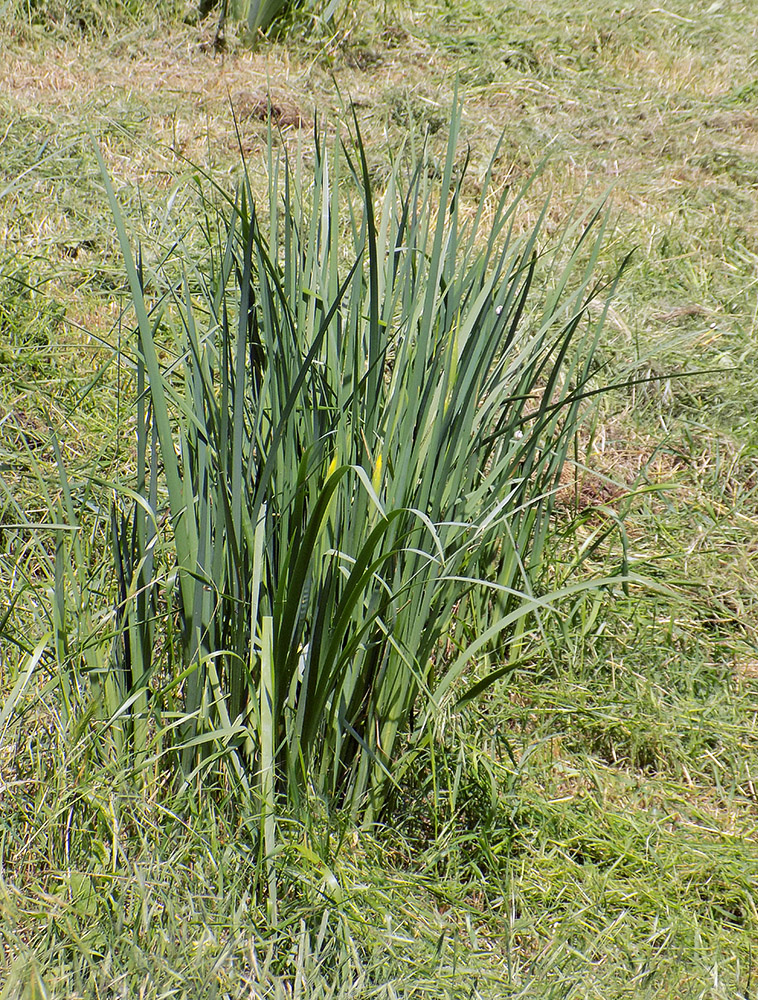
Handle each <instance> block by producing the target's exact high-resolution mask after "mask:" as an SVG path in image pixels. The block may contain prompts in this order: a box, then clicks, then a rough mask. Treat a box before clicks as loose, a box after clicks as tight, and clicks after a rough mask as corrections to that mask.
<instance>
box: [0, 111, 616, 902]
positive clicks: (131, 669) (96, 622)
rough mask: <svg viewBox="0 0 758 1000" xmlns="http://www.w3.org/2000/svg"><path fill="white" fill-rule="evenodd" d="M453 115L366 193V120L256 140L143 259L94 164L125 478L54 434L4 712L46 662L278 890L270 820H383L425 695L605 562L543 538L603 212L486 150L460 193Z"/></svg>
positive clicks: (502, 652)
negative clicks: (584, 568)
mask: <svg viewBox="0 0 758 1000" xmlns="http://www.w3.org/2000/svg"><path fill="white" fill-rule="evenodd" d="M460 115H461V112H460V109H459V108H457V107H456V109H455V110H454V112H453V115H452V120H451V129H450V138H449V143H448V146H447V152H446V156H445V159H444V162H443V163H442V164H441V166H440V168H439V170H437V171H431V170H429V169H428V168H427V167H426V166H424V158H423V157H421V158H419V161H418V163H416V164H415V165H414V164H413V163H410V165H409V162H410V158H409V157H402V156H398V157H396V165H395V167H394V168H393V170H392V172H391V174H390V176H389V178H388V180H387V182H386V185H385V187H384V190H383V191H382V193H381V194H380V195H377V193H376V192H374V191H373V190H372V184H371V181H370V169H369V165H368V162H367V157H366V150H365V148H364V146H363V144H362V142H361V139H360V135H358V134H356V135H354V136H352V137H350V138H349V139H343V138H341V137H340V136H339V134H338V135H336V136H334V135H332V137H331V138H327V137H326V134H324V135H321V136H317V137H316V146H315V151H314V156H313V160H312V161H311V162H310V163H309V165H308V166H307V167H306V166H304V162H305V161H304V160H302V159H301V160H300V161H298V162H299V165H298V166H297V167H295V168H292V167H291V166H290V165H289V163H288V161H287V159H286V157H284V156H281V155H279V154H278V153H277V143H276V142H275V137H273V136H270V141H269V144H268V157H267V163H266V168H267V169H266V173H267V178H268V194H267V197H266V196H264V197H263V198H262V199H259V205H260V206H261V208H260V209H257V208H256V204H255V201H254V199H253V195H252V185H251V183H250V179H249V178H248V176H247V175H245V179H244V180H243V181H242V182H241V184H240V185H239V187H238V190H237V191H236V193H235V194H234V195H232V196H228V195H224V194H223V192H221V191H220V190H219V189H215V191H214V195H215V198H214V200H213V201H212V202H211V200H210V199H209V200H208V201H207V203H206V213H205V215H204V217H203V218H202V219H201V221H200V223H199V225H200V228H201V230H202V232H203V235H204V250H203V252H202V253H200V254H198V251H197V246H196V245H194V246H193V248H192V250H191V251H190V250H189V249H188V248H187V247H186V246H185V244H184V242H183V241H182V239H177V241H176V243H175V244H174V247H173V252H172V253H171V254H169V255H165V256H164V257H163V258H162V262H161V264H160V266H157V265H153V266H151V267H150V268H148V266H147V264H146V263H145V260H144V257H145V256H146V255H143V250H142V249H136V250H135V248H133V247H132V244H131V241H130V238H129V235H128V233H127V231H126V227H125V223H124V221H123V216H122V214H121V212H120V209H119V206H118V202H117V199H116V197H115V194H114V191H113V188H112V185H111V182H110V181H109V179H108V177H107V173H106V171H105V168H104V165H103V164H102V161H101V167H102V169H103V177H104V179H105V184H106V188H107V191H108V196H109V198H110V201H111V204H112V209H113V213H114V216H115V219H116V225H117V229H118V234H119V238H120V242H121V246H122V253H123V257H124V260H125V266H126V272H127V276H128V282H129V288H130V293H131V295H130V298H131V305H130V310H131V315H132V316H133V318H134V324H133V336H132V338H131V342H130V347H129V348H128V349H125V348H124V347H123V345H122V361H123V363H124V364H125V365H126V366H127V367H128V370H129V371H130V372H131V376H132V384H133V388H134V394H133V398H132V400H131V401H130V402H129V403H128V405H129V406H130V407H131V413H132V417H133V421H132V426H133V427H134V429H135V434H136V444H135V450H134V456H133V469H132V473H133V478H132V479H131V481H130V482H129V483H127V484H124V483H123V482H119V483H116V484H114V483H112V482H110V483H104V482H103V481H102V480H101V479H98V477H97V476H96V475H94V474H93V475H92V476H91V477H89V478H88V479H86V480H82V481H77V479H76V477H74V476H72V475H69V473H68V472H67V471H66V468H65V465H66V463H65V461H64V459H63V457H62V456H61V452H60V450H59V449H58V447H57V444H56V443H55V441H53V444H54V448H55V453H56V455H57V469H58V473H57V474H58V476H59V488H58V491H57V493H56V494H52V493H51V494H50V496H53V495H55V496H57V497H59V499H55V500H51V507H52V509H51V512H52V515H53V522H54V527H52V528H50V529H49V534H50V535H51V536H52V537H53V538H54V542H55V544H54V545H47V546H46V545H44V544H40V546H39V549H38V558H39V559H40V560H41V562H42V563H43V564H44V565H46V566H47V569H46V570H45V569H44V568H43V569H42V570H41V571H40V572H42V573H43V574H44V573H45V572H46V573H47V574H48V578H49V580H50V583H51V586H50V587H49V588H48V591H47V593H48V594H49V599H50V621H51V628H50V631H49V633H48V634H46V635H44V636H42V637H41V639H40V641H39V643H38V645H37V646H36V648H35V650H34V651H33V652H31V653H29V654H28V657H27V659H26V663H25V665H24V666H23V668H22V669H21V671H20V672H19V680H18V683H17V684H16V687H15V688H14V691H13V692H12V693H11V696H10V698H9V699H8V701H7V702H6V705H5V707H4V708H3V720H2V722H3V724H5V723H6V722H7V721H8V719H9V715H10V713H11V712H13V711H14V709H15V708H16V707H18V708H20V707H21V705H22V701H23V699H22V694H23V690H24V688H25V687H26V685H27V684H28V683H29V681H30V680H31V678H32V676H33V675H34V672H35V670H37V668H38V667H39V666H40V665H41V664H45V663H48V664H54V667H55V669H54V671H53V676H54V677H55V678H56V684H57V685H58V687H59V691H60V702H61V705H62V707H63V711H64V714H66V713H68V715H69V716H70V717H71V718H76V719H77V720H78V721H77V727H78V728H79V729H80V731H81V730H82V729H83V728H85V727H86V726H87V725H89V724H90V723H94V722H95V721H98V722H99V723H100V725H101V729H100V732H102V733H106V734H107V740H108V741H109V746H110V748H111V750H110V752H111V753H112V754H113V755H114V756H115V757H116V759H117V760H118V761H119V763H120V765H122V767H126V766H128V769H129V772H130V773H131V774H132V775H133V776H134V777H135V778H136V779H137V780H139V779H140V777H141V776H142V777H144V776H146V775H149V774H154V773H155V771H156V769H157V770H158V771H159V772H160V773H162V774H164V775H168V777H169V780H170V781H172V782H174V783H175V785H176V784H177V783H178V785H180V786H183V787H185V788H189V789H191V788H193V787H213V788H224V789H225V790H226V793H228V794H229V795H230V796H232V797H233V798H237V799H239V798H240V797H241V798H242V799H244V801H245V802H246V803H247V806H248V808H249V807H250V805H251V804H252V807H253V809H254V811H255V814H256V815H257V816H258V817H259V824H260V825H259V826H258V830H259V834H260V842H261V845H262V849H263V855H264V856H265V857H266V858H268V859H270V863H269V867H268V877H269V888H270V889H271V894H272V899H273V900H274V901H275V888H276V884H275V883H276V878H275V872H274V869H273V860H271V859H273V858H274V856H275V851H276V842H277V835H278V834H277V825H276V823H277V821H276V817H277V816H279V815H282V814H283V813H284V812H289V813H290V814H291V813H294V814H295V815H296V814H297V812H298V810H300V809H302V808H303V804H304V803H306V802H307V801H308V800H309V799H310V798H312V797H313V796H314V795H315V796H317V797H318V798H319V799H320V800H321V801H323V802H326V803H329V805H330V807H334V808H336V809H340V810H346V811H347V812H348V813H349V815H350V816H351V818H352V820H354V821H356V822H366V823H370V822H372V821H373V820H375V819H377V818H378V817H380V815H381V812H382V809H383V806H384V804H385V803H386V801H387V796H388V793H389V791H390V790H391V788H392V787H393V784H394V783H395V782H396V780H397V774H398V773H399V772H398V769H397V766H398V760H399V758H400V757H401V756H402V754H404V753H407V752H409V748H412V747H413V745H414V741H418V740H419V739H420V738H421V737H422V736H423V735H424V734H426V733H428V732H429V729H430V726H432V725H433V724H434V720H435V718H436V717H437V716H438V713H439V712H440V711H441V710H442V709H449V708H450V706H460V705H463V704H465V703H466V702H468V701H471V700H472V699H474V698H476V697H478V696H479V695H480V694H481V693H482V692H484V691H485V690H486V689H487V688H488V687H490V686H492V685H493V684H495V683H496V682H499V681H502V679H503V678H505V677H507V676H508V675H509V673H510V672H512V671H513V669H514V665H515V664H516V663H517V662H518V661H519V657H520V656H521V655H523V651H524V650H525V649H528V648H529V646H530V643H535V642H539V641H541V639H540V636H541V635H542V634H543V633H544V627H543V626H544V618H545V616H546V615H549V614H550V613H551V612H552V610H553V609H554V608H556V607H558V606H560V604H561V602H562V601H564V600H566V599H573V598H574V597H576V596H579V595H581V594H582V593H584V592H586V591H588V590H590V589H592V588H595V589H597V588H601V587H605V586H608V585H609V584H611V583H613V582H614V580H615V581H616V582H618V581H620V580H621V579H622V577H616V578H604V579H596V578H593V579H588V578H586V575H585V577H576V578H566V577H565V576H564V578H562V579H560V578H559V579H557V581H556V574H555V573H551V571H550V569H551V568H550V565H549V563H550V560H549V546H546V542H547V540H548V535H549V530H550V521H551V514H552V512H553V508H554V504H555V498H556V495H557V494H558V492H559V490H560V488H561V475H562V471H563V470H564V465H565V463H566V461H567V455H568V453H569V448H571V447H573V445H574V442H575V440H576V438H577V435H578V434H579V433H580V428H581V422H582V419H583V414H584V412H585V401H586V399H587V398H588V397H589V396H592V395H594V394H595V392H596V391H597V387H596V386H595V383H594V381H593V373H594V372H595V369H596V367H597V365H596V362H595V351H596V348H597V345H598V339H599V336H600V333H601V329H602V325H603V319H604V314H605V308H606V307H607V298H608V296H609V295H610V294H611V293H612V291H613V285H614V284H615V281H616V280H617V277H618V276H616V278H613V279H611V280H610V281H607V282H601V281H598V280H596V278H595V276H594V275H595V272H596V271H597V270H598V268H597V263H598V256H599V253H600V246H601V240H602V237H603V233H604V230H605V228H606V225H607V218H608V217H607V212H606V210H605V209H604V208H603V207H602V206H600V207H599V208H596V209H593V210H592V211H591V212H590V213H589V214H587V215H586V216H584V217H581V218H579V217H577V218H574V219H569V220H567V221H566V223H565V225H564V226H563V227H562V228H561V229H560V230H559V231H557V232H556V231H553V232H552V233H551V234H550V236H549V238H547V237H545V236H543V233H542V226H543V222H544V218H545V215H546V211H547V207H546V206H545V207H544V208H543V211H542V213H541V215H539V217H538V219H537V222H536V224H534V225H533V226H532V227H531V228H530V229H527V231H524V227H523V226H522V225H521V218H520V210H521V209H522V208H523V206H524V196H525V194H526V192H527V191H528V190H529V185H526V187H525V188H524V190H523V191H521V192H520V193H519V194H516V195H513V194H512V193H511V192H509V191H507V190H506V191H504V192H503V193H502V194H495V193H494V191H493V190H491V186H492V185H491V183H490V182H491V171H492V169H493V168H492V167H491V168H490V172H488V174H487V176H486V178H485V179H484V182H483V191H482V193H481V196H480V197H479V200H478V203H477V204H476V205H475V207H474V210H473V211H472V210H471V209H470V203H469V202H466V205H464V200H463V198H462V191H463V188H464V185H465V183H466V179H467V171H466V167H467V165H466V162H465V158H463V159H462V158H461V157H460V155H459V131H460ZM494 162H495V161H494V160H493V163H494ZM466 206H468V207H466ZM598 299H599V301H600V303H601V306H600V308H593V309H592V310H590V309H589V308H588V307H589V305H590V303H591V302H593V301H596V300H598ZM122 405H123V406H127V401H126V400H124V401H123V404H122ZM105 498H110V499H105ZM17 513H18V516H19V517H20V518H24V517H25V516H26V515H25V514H24V512H23V510H22V509H21V507H20V505H19V507H18V510H17ZM72 529H73V530H72ZM35 530H42V529H35ZM103 538H108V539H109V541H108V544H107V547H105V551H106V552H107V553H109V555H108V557H107V558H103V550H104V546H103V544H102V539H103ZM98 539H99V540H101V541H100V543H98ZM45 560H47V562H46V563H45ZM624 579H629V577H628V575H627V576H626V577H625V578H624ZM472 623H473V625H472ZM6 627H9V626H7V623H6ZM483 663H485V664H486V666H484V667H483V666H482V664H483Z"/></svg>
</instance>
